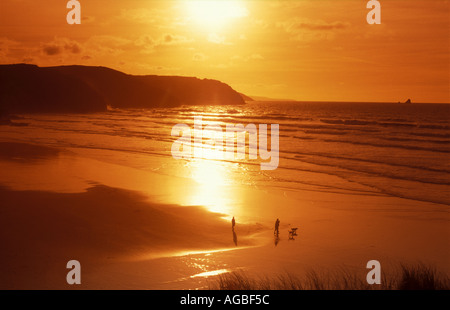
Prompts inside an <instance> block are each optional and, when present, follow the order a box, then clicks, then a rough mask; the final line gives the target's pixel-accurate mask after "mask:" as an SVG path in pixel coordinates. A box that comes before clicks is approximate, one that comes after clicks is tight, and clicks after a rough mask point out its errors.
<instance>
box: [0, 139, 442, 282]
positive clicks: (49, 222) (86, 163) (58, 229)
mask: <svg viewBox="0 0 450 310" xmlns="http://www.w3.org/2000/svg"><path fill="white" fill-rule="evenodd" d="M0 145H1V147H0V150H1V151H0V166H1V167H2V168H4V169H3V175H2V177H1V180H0V181H1V183H2V184H3V185H2V186H1V187H0V214H1V216H0V243H1V245H2V254H1V256H0V279H1V281H0V288H1V289H47V288H52V289H73V288H82V289H89V288H95V289H101V288H112V289H115V288H118V289H173V288H183V289H184V288H205V286H207V282H206V280H205V277H204V276H202V274H203V273H205V272H212V273H211V274H213V275H214V274H216V273H220V272H224V271H230V270H236V269H245V270H249V271H251V272H254V273H255V274H276V273H280V272H284V271H288V272H293V273H301V272H302V271H303V270H304V269H305V268H316V269H317V268H322V269H326V268H328V269H330V268H335V267H337V266H351V268H355V270H359V272H361V270H362V271H364V270H365V264H366V263H367V261H369V260H371V259H378V260H380V261H381V262H382V263H383V264H384V266H387V265H389V264H391V263H392V262H394V263H395V262H407V261H409V262H413V263H414V262H417V261H423V262H426V263H431V264H433V265H435V266H436V267H437V268H438V269H439V270H440V271H443V272H446V273H448V272H449V271H450V266H449V263H448V262H449V261H450V260H449V258H450V255H449V247H448V244H449V243H448V242H449V237H450V230H449V226H448V222H449V213H448V207H446V206H442V205H437V204H430V203H422V202H417V201H413V200H407V199H401V198H393V197H387V196H371V195H359V196H355V195H346V194H336V193H320V195H317V193H316V192H314V191H296V192H294V191H285V190H280V189H278V190H276V189H272V190H268V189H264V190H262V189H255V188H250V187H248V188H247V187H243V186H239V187H234V186H228V187H227V186H223V187H221V190H222V192H223V194H224V195H225V196H227V197H228V199H231V198H233V199H235V203H234V204H230V205H227V208H226V210H227V211H228V213H227V214H220V213H213V212H210V211H208V210H207V209H206V208H204V207H196V206H186V203H185V202H186V201H189V200H186V201H181V199H180V203H179V204H175V203H173V202H174V201H176V195H175V194H174V192H175V191H177V190H179V191H181V192H183V193H186V192H191V191H194V189H195V188H194V185H193V184H191V183H192V182H188V181H189V180H179V179H176V180H174V178H170V177H167V176H164V177H163V176H156V175H155V174H151V173H150V174H149V173H148V172H142V171H137V170H135V169H131V168H129V167H123V166H120V165H111V164H109V163H105V162H101V161H93V160H92V159H90V158H83V157H80V156H76V155H73V154H71V155H67V154H66V155H64V154H63V153H64V151H62V150H57V149H54V148H48V147H43V146H36V145H29V144H21V143H11V142H5V143H0ZM86 167H91V168H92V169H86ZM46 171H47V174H45V172H46ZM52 171H53V172H52ZM77 171H79V173H77ZM106 171H107V173H106ZM27 172H28V174H27ZM42 172H44V174H41V173H42ZM100 172H102V173H100ZM95 176H98V178H97V179H95V178H94V177H95ZM125 176H126V177H125ZM144 181H145V182H144ZM171 182H172V183H171ZM142 183H144V184H142ZM171 184H172V186H171ZM174 184H176V185H174ZM183 184H186V186H185V187H183ZM122 185H124V186H122ZM33 188H34V189H33ZM52 188H54V190H51V189H52ZM131 188H134V189H135V190H131ZM148 188H149V189H148ZM157 193H159V195H158V194H157ZM180 197H181V196H180ZM162 201H165V202H164V203H163V202H162ZM227 201H229V200H227ZM230 201H231V200H230ZM182 205H183V206H182ZM224 210H225V209H224ZM231 215H235V216H236V217H237V219H238V223H237V226H236V229H235V234H233V232H232V230H231V223H230V221H229V218H230V216H231ZM277 217H280V219H281V234H280V240H278V242H277V243H276V244H275V242H274V241H275V240H274V238H273V234H272V226H273V220H274V219H275V218H277ZM243 219H245V220H243ZM294 226H295V227H299V236H298V237H297V238H296V240H288V238H287V231H288V229H289V228H290V227H294ZM236 243H237V244H236ZM72 259H77V260H79V261H80V262H81V265H82V285H81V286H78V287H73V286H69V285H68V284H67V283H66V281H65V276H66V274H67V272H68V270H67V269H66V263H67V261H69V260H72Z"/></svg>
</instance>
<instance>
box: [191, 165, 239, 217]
mask: <svg viewBox="0 0 450 310" xmlns="http://www.w3.org/2000/svg"><path fill="white" fill-rule="evenodd" d="M191 165H192V174H191V178H192V180H193V181H194V182H195V183H196V184H197V187H196V189H195V191H194V192H193V193H192V196H191V198H190V204H191V205H202V206H205V207H207V208H208V210H210V211H212V212H218V213H223V214H229V213H230V211H231V208H230V204H231V203H232V201H231V197H229V196H227V190H226V188H227V185H229V184H230V181H231V178H230V175H229V173H228V171H227V170H228V168H227V165H224V164H223V163H220V162H217V161H211V160H204V159H199V160H194V161H192V163H191Z"/></svg>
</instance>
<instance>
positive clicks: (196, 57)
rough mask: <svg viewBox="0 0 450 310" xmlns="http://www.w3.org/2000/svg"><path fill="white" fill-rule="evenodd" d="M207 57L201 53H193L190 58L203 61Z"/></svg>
mask: <svg viewBox="0 0 450 310" xmlns="http://www.w3.org/2000/svg"><path fill="white" fill-rule="evenodd" d="M207 58H208V57H207V56H206V55H204V54H202V53H195V54H194V56H193V57H192V60H194V61H204V60H206V59H207Z"/></svg>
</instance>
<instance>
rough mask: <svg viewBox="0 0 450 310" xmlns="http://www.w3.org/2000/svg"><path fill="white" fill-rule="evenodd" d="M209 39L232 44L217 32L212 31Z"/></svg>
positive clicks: (215, 42) (213, 41)
mask: <svg viewBox="0 0 450 310" xmlns="http://www.w3.org/2000/svg"><path fill="white" fill-rule="evenodd" d="M207 40H208V41H209V42H211V43H214V44H225V45H230V44H231V43H228V42H226V38H225V36H221V35H218V34H217V33H210V34H209V35H208V38H207Z"/></svg>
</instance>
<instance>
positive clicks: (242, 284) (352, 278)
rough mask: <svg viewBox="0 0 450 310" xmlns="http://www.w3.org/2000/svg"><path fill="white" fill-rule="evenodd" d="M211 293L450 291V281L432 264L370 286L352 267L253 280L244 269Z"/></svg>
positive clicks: (214, 284)
mask: <svg viewBox="0 0 450 310" xmlns="http://www.w3.org/2000/svg"><path fill="white" fill-rule="evenodd" d="M208 285H209V289H210V290H448V289H450V279H449V277H448V276H447V275H445V274H442V273H439V272H437V270H436V269H435V268H434V267H432V266H429V265H425V264H422V263H419V264H415V265H405V264H400V265H399V266H398V267H397V269H396V270H395V271H394V272H392V273H389V274H387V275H384V274H383V273H382V279H381V284H380V285H377V284H374V285H369V284H368V283H367V281H366V277H365V273H362V272H360V273H358V272H356V273H355V272H353V271H352V270H350V269H348V268H339V269H338V270H333V271H325V272H317V271H315V270H309V271H307V272H306V273H305V274H304V275H303V276H301V277H300V276H297V275H294V274H292V273H288V272H285V273H283V274H279V275H276V276H272V277H268V276H259V277H251V276H249V274H248V273H246V272H245V271H242V270H238V271H234V272H230V273H225V274H221V275H218V276H217V277H215V278H213V279H210V280H209V281H208Z"/></svg>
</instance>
